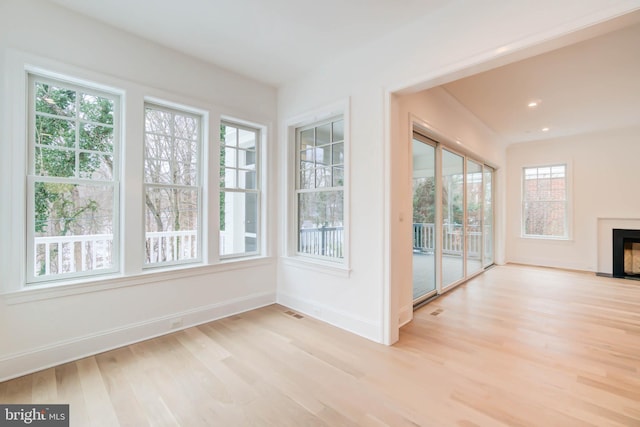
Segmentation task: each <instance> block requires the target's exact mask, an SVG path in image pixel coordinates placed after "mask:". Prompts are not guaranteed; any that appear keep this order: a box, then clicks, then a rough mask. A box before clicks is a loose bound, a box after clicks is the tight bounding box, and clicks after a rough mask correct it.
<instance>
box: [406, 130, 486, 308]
mask: <svg viewBox="0 0 640 427" xmlns="http://www.w3.org/2000/svg"><path fill="white" fill-rule="evenodd" d="M412 144H413V153H412V154H413V155H412V159H413V169H412V187H413V188H412V190H413V226H412V233H413V235H412V238H413V252H412V258H413V298H414V304H419V303H420V302H422V301H424V300H425V299H427V298H429V297H430V296H432V295H435V294H437V293H441V292H443V291H444V290H447V288H450V287H453V286H455V285H457V284H459V283H461V282H462V281H464V280H466V279H468V278H469V277H471V276H473V275H475V274H477V273H479V272H481V271H483V269H485V268H487V267H489V266H491V265H492V264H493V262H494V241H493V233H494V231H493V230H494V226H493V224H494V220H493V215H494V208H493V206H494V202H493V185H494V172H495V171H494V169H493V168H491V167H489V166H487V165H484V164H483V163H481V162H479V161H477V160H475V159H473V158H471V157H469V156H466V155H464V154H461V153H457V152H455V151H453V150H452V149H448V148H444V147H443V146H442V145H440V144H439V143H437V142H435V141H433V140H431V139H429V138H427V137H424V136H422V135H420V134H417V133H416V134H414V138H413V141H412Z"/></svg>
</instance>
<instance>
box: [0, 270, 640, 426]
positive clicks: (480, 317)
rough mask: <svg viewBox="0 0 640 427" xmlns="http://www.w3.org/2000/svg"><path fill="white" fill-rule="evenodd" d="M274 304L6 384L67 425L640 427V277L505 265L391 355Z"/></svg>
mask: <svg viewBox="0 0 640 427" xmlns="http://www.w3.org/2000/svg"><path fill="white" fill-rule="evenodd" d="M293 314H297V313H293V312H292V311H290V310H289V309H287V308H285V307H281V306H278V305H273V306H269V307H265V308H262V309H259V310H255V311H251V312H248V313H244V314H241V315H237V316H233V317H230V318H227V319H223V320H219V321H216V322H212V323H208V324H205V325H202V326H199V327H194V328H190V329H186V330H184V331H180V332H177V333H173V334H171V335H167V336H163V337H160V338H157V339H153V340H149V341H145V342H142V343H138V344H135V345H130V346H127V347H123V348H120V349H117V350H113V351H110V352H107V353H103V354H99V355H97V356H94V357H89V358H86V359H82V360H79V361H76V362H73V363H68V364H65V365H62V366H58V367H56V368H52V369H47V370H44V371H42V372H38V373H35V374H33V375H29V376H25V377H22V378H18V379H15V380H12V381H7V382H4V383H0V402H2V403H30V402H33V403H69V404H70V405H71V422H72V424H71V425H72V426H118V425H121V426H136V427H137V426H148V425H149V426H190V427H191V426H279V427H280V426H296V427H299V426H393V427H396V426H438V427H440V426H562V427H565V426H640V282H635V281H628V280H617V279H607V278H602V277H596V276H594V275H592V274H587V273H579V272H567V271H560V270H552V269H544V268H534V267H524V266H514V265H508V266H503V267H496V268H493V269H491V270H489V271H487V272H486V273H485V274H483V275H481V276H479V277H476V278H475V279H474V280H472V281H470V282H469V283H467V284H465V285H463V286H461V287H459V288H457V289H455V290H454V291H452V292H450V293H448V294H446V295H444V296H442V297H440V298H439V299H437V300H435V301H433V302H431V303H430V304H428V305H426V306H425V307H423V308H422V309H420V310H419V311H417V312H416V313H415V319H414V321H413V322H411V323H410V324H409V325H407V326H405V327H404V328H403V329H402V331H401V336H400V341H399V342H398V343H397V344H396V345H394V346H392V347H386V346H383V345H379V344H375V343H372V342H370V341H367V340H365V339H363V338H360V337H357V336H354V335H351V334H349V333H347V332H344V331H341V330H339V329H337V328H334V327H332V326H329V325H326V324H324V323H322V322H319V321H317V320H314V319H312V318H309V317H307V316H302V317H300V316H294V315H293Z"/></svg>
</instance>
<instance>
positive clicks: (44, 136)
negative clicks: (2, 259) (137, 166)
mask: <svg viewBox="0 0 640 427" xmlns="http://www.w3.org/2000/svg"><path fill="white" fill-rule="evenodd" d="M35 85H36V86H35V88H36V93H35V111H36V114H35V129H34V131H35V135H34V136H35V144H36V145H35V152H34V154H35V164H34V172H35V175H36V176H43V177H44V176H49V177H59V178H63V179H64V178H70V179H75V178H82V179H92V178H95V176H94V174H95V173H96V171H98V170H101V173H102V175H103V178H106V179H110V178H111V176H112V175H113V128H112V127H111V126H109V125H113V108H114V106H113V101H111V100H109V99H106V98H101V97H97V96H93V95H87V94H83V93H81V92H76V91H74V90H69V89H64V88H60V87H56V86H54V85H50V84H44V83H40V82H37V83H35ZM103 124H104V125H108V126H102V125H103ZM76 127H79V129H77V128H76ZM82 150H91V152H85V151H82ZM76 154H77V156H76ZM85 193H86V192H85ZM86 196H87V195H86V194H85V197H82V196H80V188H79V185H78V184H74V183H64V182H56V183H50V182H36V183H35V188H34V204H35V232H36V233H38V234H41V235H49V236H52V235H56V236H64V235H73V234H84V233H87V232H94V233H95V232H104V230H86V228H87V227H90V226H91V225H90V224H86V223H84V224H83V223H82V222H83V221H80V218H82V217H83V216H86V215H87V214H91V213H93V214H95V213H96V212H97V211H98V210H99V203H98V201H97V200H95V199H94V198H92V197H86ZM93 225H94V226H98V224H95V223H94V224H93Z"/></svg>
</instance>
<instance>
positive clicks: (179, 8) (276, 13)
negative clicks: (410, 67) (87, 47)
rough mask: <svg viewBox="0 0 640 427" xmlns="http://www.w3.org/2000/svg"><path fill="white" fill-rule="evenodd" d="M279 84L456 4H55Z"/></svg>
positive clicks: (291, 0)
mask: <svg viewBox="0 0 640 427" xmlns="http://www.w3.org/2000/svg"><path fill="white" fill-rule="evenodd" d="M50 1H52V2H55V3H57V4H59V5H61V6H64V7H66V8H68V9H71V10H74V11H76V12H78V13H81V14H83V15H86V16H90V17H92V18H94V19H97V20H99V21H102V22H104V23H107V24H109V25H111V26H114V27H116V28H119V29H122V30H125V31H127V32H129V33H133V34H136V35H138V36H140V37H143V38H145V39H149V40H152V41H154V42H157V43H159V44H162V45H165V46H168V47H171V48H173V49H176V50H179V51H181V52H184V53H187V54H189V55H192V56H195V57H198V58H200V59H203V60H205V61H208V62H211V63H214V64H216V65H218V66H221V67H223V68H227V69H229V70H232V71H234V72H236V73H239V74H243V75H245V76H248V77H251V78H253V79H256V80H258V81H262V82H265V83H268V84H270V85H273V86H278V85H280V84H282V83H284V82H287V81H290V80H292V79H295V78H297V77H300V76H302V75H304V74H305V73H307V72H309V71H311V70H313V68H314V67H315V66H316V65H317V64H320V63H323V62H326V61H327V60H328V59H330V58H331V57H332V56H335V55H336V54H342V53H344V52H347V51H349V50H350V49H353V48H355V47H357V46H359V45H363V44H366V43H369V42H371V41H372V40H374V39H375V38H377V37H379V36H381V35H383V34H385V33H387V32H390V31H393V30H394V29H396V28H398V27H400V26H402V25H405V24H407V23H409V22H411V21H412V20H415V19H417V18H419V17H420V16H422V15H425V14H428V13H432V12H434V11H436V10H437V9H439V8H440V7H442V6H444V5H445V4H446V3H447V2H451V0H322V1H320V0H269V1H266V0H109V1H105V0H50Z"/></svg>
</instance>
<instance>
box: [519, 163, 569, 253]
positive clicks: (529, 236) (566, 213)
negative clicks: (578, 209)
mask: <svg viewBox="0 0 640 427" xmlns="http://www.w3.org/2000/svg"><path fill="white" fill-rule="evenodd" d="M560 166H562V167H564V181H565V197H564V234H563V235H544V234H542V235H541V234H528V233H527V230H526V218H527V216H526V207H525V205H526V202H527V189H526V185H527V184H526V182H527V179H526V171H527V170H528V169H537V170H539V169H542V168H550V169H552V168H554V167H560ZM520 176H521V180H522V185H521V187H520V188H521V205H520V216H521V220H520V227H521V237H523V238H526V239H543V240H570V239H571V225H572V224H571V218H572V211H571V197H570V195H571V185H572V181H571V175H570V164H569V162H554V163H549V164H542V165H532V166H531V165H530V166H523V167H522V172H521V175H520ZM551 178H552V177H550V178H549V179H551ZM549 201H552V200H549Z"/></svg>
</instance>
